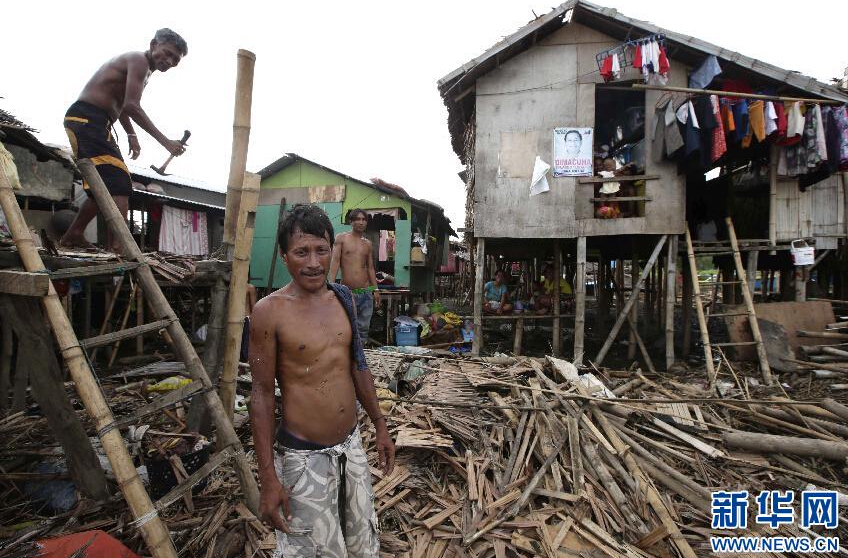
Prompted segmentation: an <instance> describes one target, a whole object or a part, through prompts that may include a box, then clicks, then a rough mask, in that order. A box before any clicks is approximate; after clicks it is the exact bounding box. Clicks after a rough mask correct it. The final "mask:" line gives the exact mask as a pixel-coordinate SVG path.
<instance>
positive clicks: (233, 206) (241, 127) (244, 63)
mask: <svg viewBox="0 0 848 558" xmlns="http://www.w3.org/2000/svg"><path fill="white" fill-rule="evenodd" d="M236 60H237V63H236V98H235V108H234V110H233V147H232V154H231V156H230V174H229V178H228V179H227V206H226V208H225V210H224V239H223V249H224V250H225V251H226V254H225V255H226V258H227V259H232V253H233V247H234V246H235V242H236V232H237V229H236V226H237V224H238V217H239V204H240V203H241V189H242V184H243V181H244V172H245V170H247V147H248V143H249V142H250V111H251V106H252V103H253V67H254V65H255V64H256V55H255V54H253V53H252V52H250V51H249V50H244V49H239V51H238V54H237V57H236Z"/></svg>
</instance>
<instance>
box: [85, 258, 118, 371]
mask: <svg viewBox="0 0 848 558" xmlns="http://www.w3.org/2000/svg"><path fill="white" fill-rule="evenodd" d="M125 278H126V275H121V276H120V277H118V282H117V283H115V288H114V289H113V290H112V296H110V297H109V306H107V307H106V315H105V316H104V317H103V324H102V325H101V326H100V331H99V332H98V333H97V335H98V337H99V336H101V335H105V334H106V330H107V329H109V320H111V319H112V312H114V311H115V304H117V302H118V295H119V294H120V293H121V287H123V286H124V279H125ZM107 292H108V291H107ZM98 350H99V347H95V348H94V349H92V351H91V355H90V356H89V358H91V362H95V359H96V358H97V351H98Z"/></svg>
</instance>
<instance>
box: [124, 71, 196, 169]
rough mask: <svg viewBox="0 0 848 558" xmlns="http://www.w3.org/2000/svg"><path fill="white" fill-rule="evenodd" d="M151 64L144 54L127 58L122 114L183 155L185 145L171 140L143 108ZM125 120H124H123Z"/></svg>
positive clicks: (170, 148)
mask: <svg viewBox="0 0 848 558" xmlns="http://www.w3.org/2000/svg"><path fill="white" fill-rule="evenodd" d="M148 69H149V64H148V62H147V58H145V57H144V56H143V55H138V56H130V57H129V58H128V60H127V88H126V93H125V95H124V107H123V109H122V110H121V116H123V115H126V116H127V117H129V118H131V119H133V120H135V121H136V122H137V123H138V125H139V126H141V129H142V130H144V131H145V132H147V133H148V134H150V135H151V136H153V139H155V140H156V141H158V142H159V143H160V144H161V145H162V147H164V148H165V149H167V150H168V151H169V152H170V153H172V154H174V155H182V153H183V151H185V147H183V145H182V144H181V143H180V142H179V141H178V140H170V139H168V138H166V137H165V134H163V133H162V132H160V131H159V128H157V127H156V125H154V124H153V122H152V121H151V120H150V117H148V116H147V113H146V112H144V109H143V108H141V94H142V93H143V92H144V80H145V78H146V77H147V70H148ZM122 122H123V121H122ZM125 129H126V128H125Z"/></svg>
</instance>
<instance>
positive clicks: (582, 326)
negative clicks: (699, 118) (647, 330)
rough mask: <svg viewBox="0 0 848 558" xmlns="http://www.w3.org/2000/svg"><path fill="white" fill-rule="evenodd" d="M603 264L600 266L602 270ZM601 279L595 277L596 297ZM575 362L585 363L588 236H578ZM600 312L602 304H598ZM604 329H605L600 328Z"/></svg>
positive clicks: (575, 282) (575, 297) (575, 291)
mask: <svg viewBox="0 0 848 558" xmlns="http://www.w3.org/2000/svg"><path fill="white" fill-rule="evenodd" d="M600 268H601V266H600V265H599V266H598V270H599V271H600ZM600 288H601V284H600V281H599V280H598V277H597V275H596V277H595V298H596V299H597V298H598V296H597V295H598V293H599V291H598V289H600ZM574 299H575V300H574V303H575V308H574V312H575V316H574V364H575V365H577V366H579V365H581V364H583V352H584V347H583V345H584V340H585V335H586V237H585V236H578V237H577V277H576V278H575V280H574ZM598 313H600V305H599V306H598ZM599 331H603V330H599Z"/></svg>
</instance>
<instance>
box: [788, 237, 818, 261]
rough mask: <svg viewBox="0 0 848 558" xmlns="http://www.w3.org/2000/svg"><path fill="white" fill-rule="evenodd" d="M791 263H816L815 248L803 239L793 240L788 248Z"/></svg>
mask: <svg viewBox="0 0 848 558" xmlns="http://www.w3.org/2000/svg"><path fill="white" fill-rule="evenodd" d="M789 251H790V253H791V254H792V264H793V265H813V264H814V263H816V249H815V248H813V247H812V246H809V245H808V244H807V242H806V241H804V240H793V241H792V247H791V248H790V250H789Z"/></svg>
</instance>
